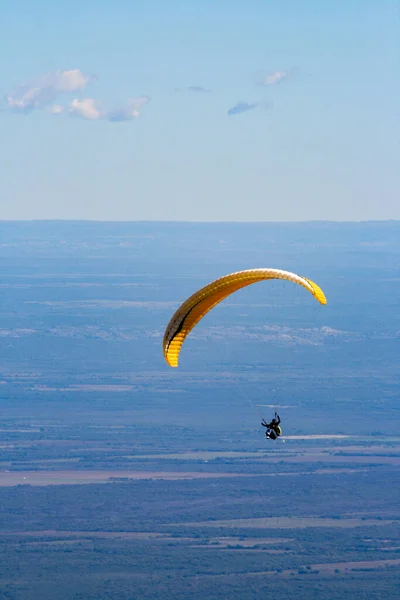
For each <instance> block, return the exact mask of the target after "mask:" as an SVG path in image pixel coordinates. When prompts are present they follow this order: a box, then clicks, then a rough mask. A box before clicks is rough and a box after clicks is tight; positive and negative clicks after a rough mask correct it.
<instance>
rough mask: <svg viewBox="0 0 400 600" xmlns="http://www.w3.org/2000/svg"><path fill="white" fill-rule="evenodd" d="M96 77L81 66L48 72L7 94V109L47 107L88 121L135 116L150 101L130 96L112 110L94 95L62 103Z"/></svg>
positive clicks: (20, 110) (23, 111)
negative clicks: (61, 98)
mask: <svg viewBox="0 0 400 600" xmlns="http://www.w3.org/2000/svg"><path fill="white" fill-rule="evenodd" d="M94 80H95V78H94V77H92V76H90V75H86V74H85V73H83V72H82V71H80V70H79V69H72V70H69V71H54V72H50V73H45V74H44V75H40V76H39V77H36V78H35V79H33V80H31V81H30V82H28V83H24V84H21V85H19V86H17V87H16V88H15V89H14V90H12V91H11V92H9V93H8V94H7V95H6V97H5V108H4V110H10V111H12V112H17V113H20V114H29V113H31V112H33V111H34V110H45V111H46V112H47V113H49V114H52V115H70V116H75V117H80V118H82V119H86V120H88V121H97V120H99V119H105V120H107V121H112V122H121V121H132V120H133V119H136V118H137V117H138V116H139V114H140V110H141V108H142V106H144V105H145V104H147V102H149V100H150V98H148V97H147V96H139V97H138V98H131V99H130V100H128V102H127V103H126V104H125V105H124V106H122V107H116V108H113V109H112V110H108V109H105V108H104V106H103V103H102V102H101V101H100V100H96V99H95V98H73V99H72V100H70V101H69V102H68V103H67V104H65V105H64V104H61V103H60V102H59V99H60V96H63V95H66V94H69V95H71V94H75V93H76V92H82V91H83V90H85V88H86V87H87V85H88V84H89V83H91V82H93V81H94Z"/></svg>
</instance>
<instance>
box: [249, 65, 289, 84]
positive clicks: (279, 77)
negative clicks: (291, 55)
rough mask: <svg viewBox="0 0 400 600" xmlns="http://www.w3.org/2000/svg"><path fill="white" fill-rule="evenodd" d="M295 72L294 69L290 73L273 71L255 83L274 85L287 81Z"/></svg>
mask: <svg viewBox="0 0 400 600" xmlns="http://www.w3.org/2000/svg"><path fill="white" fill-rule="evenodd" d="M294 72H295V69H291V70H290V71H275V72H273V73H268V74H267V75H263V76H262V77H261V78H260V79H259V81H257V84H258V85H265V86H268V85H276V84H277V83H281V81H284V80H285V79H287V78H288V77H289V76H290V75H292V74H293V73H294Z"/></svg>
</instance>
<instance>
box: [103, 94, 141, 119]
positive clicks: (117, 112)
mask: <svg viewBox="0 0 400 600" xmlns="http://www.w3.org/2000/svg"><path fill="white" fill-rule="evenodd" d="M149 101H150V98H148V97H147V96H140V97H139V98H131V99H130V100H129V102H128V103H127V104H126V106H123V107H122V108H116V109H114V110H110V111H108V112H107V113H106V114H105V118H106V119H107V120H108V121H132V119H137V118H138V116H139V114H140V109H141V108H142V106H144V105H145V104H147V103H148V102H149Z"/></svg>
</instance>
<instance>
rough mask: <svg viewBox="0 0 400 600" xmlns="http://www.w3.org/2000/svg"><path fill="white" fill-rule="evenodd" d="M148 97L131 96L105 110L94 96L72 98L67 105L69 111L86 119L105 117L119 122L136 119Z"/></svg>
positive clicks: (94, 119) (148, 99)
mask: <svg viewBox="0 0 400 600" xmlns="http://www.w3.org/2000/svg"><path fill="white" fill-rule="evenodd" d="M149 101H150V98H148V97H147V96H140V97H139V98H131V99H130V100H129V102H128V103H127V104H126V105H125V106H123V107H121V108H114V109H112V110H105V109H104V108H103V107H102V104H101V103H100V102H98V101H97V100H95V99H94V98H84V99H83V100H77V99H75V100H73V101H72V102H71V104H70V106H69V111H68V112H69V113H70V114H71V115H75V116H78V117H81V118H82V119H87V120H89V121H97V120H98V119H105V120H107V121H113V122H121V121H132V120H133V119H137V117H138V116H139V114H140V109H141V107H142V106H144V105H145V104H147V102H149Z"/></svg>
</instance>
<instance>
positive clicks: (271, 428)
mask: <svg viewBox="0 0 400 600" xmlns="http://www.w3.org/2000/svg"><path fill="white" fill-rule="evenodd" d="M280 422H281V418H280V416H279V415H278V414H276V412H275V417H274V418H273V419H272V421H271V422H270V423H267V422H266V420H265V419H263V420H262V421H261V425H262V426H263V427H266V428H267V429H266V431H265V437H266V438H267V440H276V438H278V437H279V436H281V435H282V429H281V428H280V425H279V424H280Z"/></svg>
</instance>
